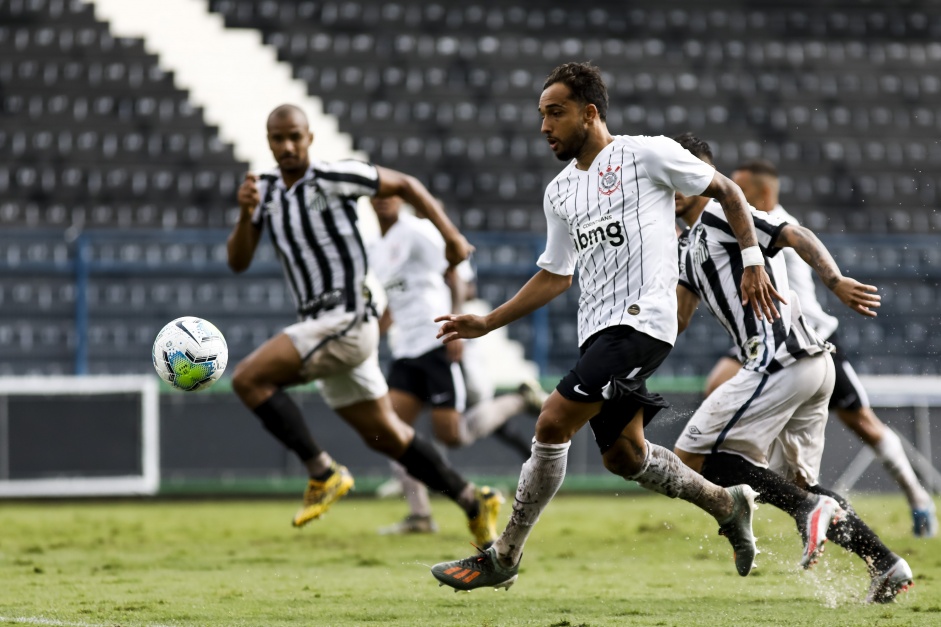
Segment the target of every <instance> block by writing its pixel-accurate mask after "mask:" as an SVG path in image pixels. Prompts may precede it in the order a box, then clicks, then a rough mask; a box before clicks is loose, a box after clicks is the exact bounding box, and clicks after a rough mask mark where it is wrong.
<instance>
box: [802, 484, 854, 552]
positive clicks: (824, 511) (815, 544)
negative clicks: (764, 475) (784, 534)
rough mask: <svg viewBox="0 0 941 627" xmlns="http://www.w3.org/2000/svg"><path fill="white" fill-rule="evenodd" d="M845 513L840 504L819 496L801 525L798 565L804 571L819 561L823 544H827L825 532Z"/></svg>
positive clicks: (829, 498)
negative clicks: (802, 548) (800, 553)
mask: <svg viewBox="0 0 941 627" xmlns="http://www.w3.org/2000/svg"><path fill="white" fill-rule="evenodd" d="M845 515H846V512H844V511H843V508H842V507H840V504H839V503H837V502H836V499H833V498H831V497H829V496H820V497H818V498H817V502H816V503H815V504H814V506H813V509H811V510H810V511H809V512H808V513H807V515H806V517H805V518H804V520H803V522H802V524H801V536H802V537H803V538H804V552H803V554H802V555H801V561H800V565H801V567H803V568H804V569H808V568H810V567H812V566H813V565H814V564H816V563H817V561H818V560H819V559H820V555H821V554H822V553H823V549H824V544H826V542H827V530H828V529H829V528H830V527H831V526H832V525H835V524H837V523H838V522H840V520H841V519H842V518H843V516H845Z"/></svg>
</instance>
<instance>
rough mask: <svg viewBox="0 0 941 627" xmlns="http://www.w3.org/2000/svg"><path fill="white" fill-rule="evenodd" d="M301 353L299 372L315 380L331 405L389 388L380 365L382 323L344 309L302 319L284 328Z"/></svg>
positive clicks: (374, 396) (372, 397)
mask: <svg viewBox="0 0 941 627" xmlns="http://www.w3.org/2000/svg"><path fill="white" fill-rule="evenodd" d="M284 333H285V335H287V336H288V337H289V338H290V339H291V342H292V343H293V344H294V348H296V349H297V352H298V353H299V354H300V356H301V361H302V365H301V372H300V375H301V377H302V378H303V379H304V380H305V381H313V380H314V379H316V380H317V381H318V384H319V387H320V393H321V395H322V396H323V398H324V401H325V402H326V403H327V405H329V406H330V407H331V408H334V409H335V408H338V407H347V406H349V405H352V404H354V403H358V402H361V401H371V400H375V399H377V398H381V397H383V396H385V395H386V394H387V393H388V391H389V387H388V386H387V385H386V380H385V377H383V376H382V370H381V369H380V368H379V357H378V352H379V325H378V323H377V322H376V320H374V319H369V320H366V321H364V320H363V319H362V317H361V316H357V315H356V314H355V313H353V312H347V311H344V310H342V309H335V310H332V311H327V312H325V313H324V314H322V315H321V316H319V317H317V318H313V319H309V320H302V321H301V322H297V323H295V324H292V325H291V326H289V327H287V328H286V329H285V330H284Z"/></svg>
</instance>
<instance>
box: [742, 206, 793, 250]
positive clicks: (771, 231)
mask: <svg viewBox="0 0 941 627" xmlns="http://www.w3.org/2000/svg"><path fill="white" fill-rule="evenodd" d="M749 209H751V214H752V219H753V220H754V222H755V234H756V235H757V236H758V245H759V246H761V248H762V250H763V251H764V253H765V254H766V255H768V256H769V257H774V256H775V255H776V254H777V253H778V251H779V250H781V247H780V246H778V236H779V235H780V234H781V230H782V229H783V228H784V227H785V226H787V224H788V223H787V220H785V219H784V218H781V217H778V216H773V215H770V214H768V213H767V212H765V211H758V210H757V209H755V208H754V207H751V206H749Z"/></svg>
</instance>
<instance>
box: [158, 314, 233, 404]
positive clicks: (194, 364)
mask: <svg viewBox="0 0 941 627" xmlns="http://www.w3.org/2000/svg"><path fill="white" fill-rule="evenodd" d="M153 359H154V369H156V371H157V374H158V375H160V378H161V379H163V380H164V381H166V382H167V383H169V384H170V385H172V386H173V387H174V388H176V389H178V390H183V391H185V392H195V391H197V390H205V389H206V388H208V387H209V386H211V385H212V384H213V383H215V382H216V381H218V380H219V377H221V376H222V373H223V372H225V367H226V365H227V364H228V363H229V347H228V346H227V345H226V343H225V338H224V337H223V336H222V332H220V331H219V329H217V328H216V327H215V325H213V324H212V323H211V322H208V321H206V320H203V319H202V318H196V317H195V316H184V317H182V318H177V319H176V320H174V321H172V322H169V323H167V326H165V327H163V328H162V329H161V330H160V333H158V334H157V339H156V340H154V349H153Z"/></svg>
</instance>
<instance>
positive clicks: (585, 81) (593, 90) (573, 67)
mask: <svg viewBox="0 0 941 627" xmlns="http://www.w3.org/2000/svg"><path fill="white" fill-rule="evenodd" d="M556 83H562V84H563V85H565V86H566V87H568V88H569V90H570V91H571V92H572V100H574V101H576V102H580V103H582V104H583V105H588V104H593V105H595V108H597V109H598V117H599V118H601V120H602V121H606V120H607V119H608V88H607V86H606V85H605V84H604V79H603V78H601V70H599V69H598V68H597V67H596V66H594V65H592V64H591V63H590V62H586V63H563V64H562V65H560V66H559V67H557V68H556V69H554V70H552V72H551V73H550V74H549V76H548V77H546V82H545V84H543V86H542V88H543V89H546V88H547V87H549V86H550V85H554V84H556Z"/></svg>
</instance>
